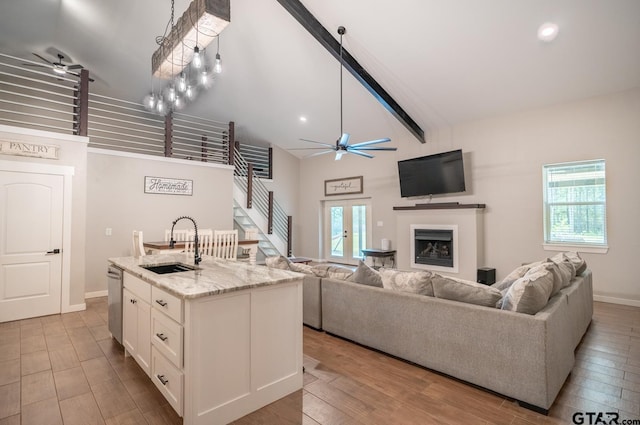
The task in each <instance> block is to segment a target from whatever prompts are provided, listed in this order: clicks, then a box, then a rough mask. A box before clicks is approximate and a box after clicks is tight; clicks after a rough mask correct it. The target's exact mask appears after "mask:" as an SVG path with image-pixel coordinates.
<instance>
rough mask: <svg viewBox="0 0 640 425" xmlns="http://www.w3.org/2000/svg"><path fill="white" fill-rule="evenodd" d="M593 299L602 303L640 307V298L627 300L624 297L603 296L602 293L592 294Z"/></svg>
mask: <svg viewBox="0 0 640 425" xmlns="http://www.w3.org/2000/svg"><path fill="white" fill-rule="evenodd" d="M593 300H594V301H600V302H603V303H610V304H621V305H628V306H631V307H640V300H628V299H626V298H616V297H605V296H604V295H594V296H593Z"/></svg>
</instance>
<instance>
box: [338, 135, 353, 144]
mask: <svg viewBox="0 0 640 425" xmlns="http://www.w3.org/2000/svg"><path fill="white" fill-rule="evenodd" d="M349 137H351V136H349V133H342V136H340V140H339V141H338V146H347V145H348V144H349Z"/></svg>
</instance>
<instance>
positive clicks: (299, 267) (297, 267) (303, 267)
mask: <svg viewBox="0 0 640 425" xmlns="http://www.w3.org/2000/svg"><path fill="white" fill-rule="evenodd" d="M289 269H291V271H294V272H298V273H304V274H313V268H312V267H311V266H310V265H309V264H303V263H291V264H289Z"/></svg>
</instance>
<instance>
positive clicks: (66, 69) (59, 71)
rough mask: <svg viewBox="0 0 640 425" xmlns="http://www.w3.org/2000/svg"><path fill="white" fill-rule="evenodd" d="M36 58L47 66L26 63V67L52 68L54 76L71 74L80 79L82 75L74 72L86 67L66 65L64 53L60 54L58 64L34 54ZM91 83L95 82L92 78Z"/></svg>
mask: <svg viewBox="0 0 640 425" xmlns="http://www.w3.org/2000/svg"><path fill="white" fill-rule="evenodd" d="M33 55H34V56H35V57H37V58H38V59H40V60H41V61H43V62H46V63H47V65H43V64H36V63H25V64H24V65H26V66H38V67H42V68H50V69H51V70H52V71H53V73H54V74H56V75H60V76H62V75H65V74H70V75H74V76H76V77H79V76H80V74H79V73H77V72H73V71H74V70H76V69H83V68H84V67H83V66H82V65H79V64H75V65H72V64H68V65H67V64H65V63H64V62H63V60H64V55H63V54H62V53H58V54H57V56H58V61H57V62H53V61H50V60H49V59H47V58H45V57H44V56H41V55H39V54H37V53H34V54H33ZM89 81H94V80H93V79H92V78H89Z"/></svg>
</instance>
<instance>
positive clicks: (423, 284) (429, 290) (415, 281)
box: [380, 268, 433, 297]
mask: <svg viewBox="0 0 640 425" xmlns="http://www.w3.org/2000/svg"><path fill="white" fill-rule="evenodd" d="M380 277H381V278H382V286H383V287H384V288H386V289H393V290H396V291H404V292H410V293H412V294H420V295H427V296H429V297H433V286H432V284H431V278H432V277H433V273H431V272H429V271H420V272H402V271H398V270H391V269H384V268H382V269H380Z"/></svg>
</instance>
